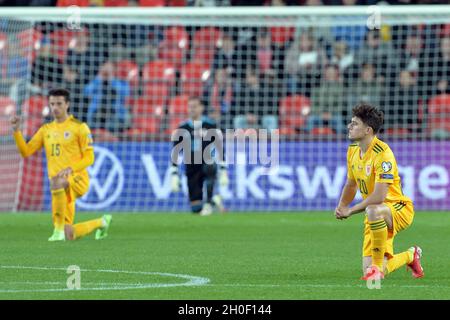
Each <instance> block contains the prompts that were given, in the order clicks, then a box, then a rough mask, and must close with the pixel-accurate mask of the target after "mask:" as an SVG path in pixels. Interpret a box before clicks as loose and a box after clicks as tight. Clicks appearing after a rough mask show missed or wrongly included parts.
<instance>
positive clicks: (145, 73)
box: [142, 60, 176, 106]
mask: <svg viewBox="0 0 450 320" xmlns="http://www.w3.org/2000/svg"><path fill="white" fill-rule="evenodd" d="M175 76H176V73H175V67H174V66H173V64H171V63H170V62H167V61H164V60H156V61H151V62H148V63H147V64H145V65H144V69H143V70H142V81H143V87H144V96H146V97H148V98H149V99H151V102H150V104H151V105H153V106H156V105H162V106H164V105H165V104H166V99H167V97H168V96H169V95H170V88H171V87H173V86H174V85H175V80H176V79H175Z"/></svg>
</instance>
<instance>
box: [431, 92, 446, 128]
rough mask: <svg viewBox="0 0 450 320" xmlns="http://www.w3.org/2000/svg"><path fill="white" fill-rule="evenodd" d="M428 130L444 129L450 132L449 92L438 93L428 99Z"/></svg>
mask: <svg viewBox="0 0 450 320" xmlns="http://www.w3.org/2000/svg"><path fill="white" fill-rule="evenodd" d="M427 127H428V131H430V132H431V131H432V130H433V129H444V130H446V131H448V132H450V94H440V95H437V96H434V97H432V98H431V99H430V100H429V101H428V125H427Z"/></svg>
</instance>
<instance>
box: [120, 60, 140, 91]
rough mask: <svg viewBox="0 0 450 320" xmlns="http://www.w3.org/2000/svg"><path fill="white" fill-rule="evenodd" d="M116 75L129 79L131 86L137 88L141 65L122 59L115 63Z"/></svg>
mask: <svg viewBox="0 0 450 320" xmlns="http://www.w3.org/2000/svg"><path fill="white" fill-rule="evenodd" d="M115 72H116V77H118V78H119V79H122V80H126V81H128V83H129V84H130V86H131V88H132V89H133V90H136V89H137V87H138V86H139V67H138V65H137V64H136V63H135V62H133V61H131V60H121V61H118V62H116V65H115Z"/></svg>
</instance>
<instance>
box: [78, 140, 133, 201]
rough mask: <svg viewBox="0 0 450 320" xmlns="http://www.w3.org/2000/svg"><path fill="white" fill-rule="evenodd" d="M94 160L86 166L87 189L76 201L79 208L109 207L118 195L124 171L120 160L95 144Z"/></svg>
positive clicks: (121, 188)
mask: <svg viewBox="0 0 450 320" xmlns="http://www.w3.org/2000/svg"><path fill="white" fill-rule="evenodd" d="M94 150H95V162H94V165H92V166H91V167H89V168H88V172H89V177H90V187H89V191H88V192H87V193H86V194H85V195H84V196H83V197H81V198H80V199H79V201H77V205H78V206H79V207H80V208H83V209H88V210H98V209H103V208H106V207H109V206H110V205H111V204H112V203H114V201H116V200H117V198H118V197H119V196H120V194H121V193H122V190H123V185H124V181H125V179H124V171H123V167H122V164H121V162H120V160H119V159H118V158H117V157H116V155H115V154H114V153H112V152H111V151H109V150H108V149H106V148H103V147H99V146H95V148H94Z"/></svg>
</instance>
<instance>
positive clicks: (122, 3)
mask: <svg viewBox="0 0 450 320" xmlns="http://www.w3.org/2000/svg"><path fill="white" fill-rule="evenodd" d="M103 5H104V6H105V7H128V0H103Z"/></svg>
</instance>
